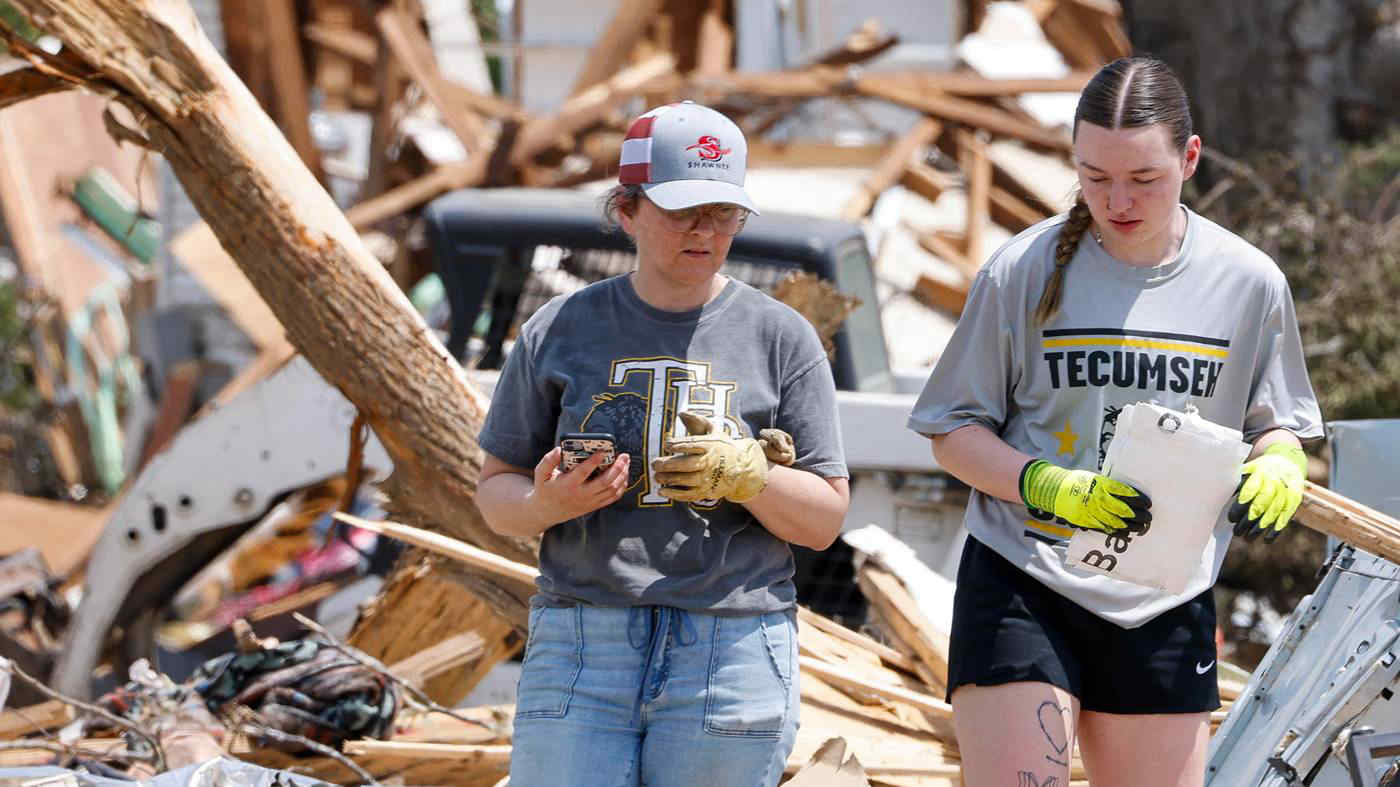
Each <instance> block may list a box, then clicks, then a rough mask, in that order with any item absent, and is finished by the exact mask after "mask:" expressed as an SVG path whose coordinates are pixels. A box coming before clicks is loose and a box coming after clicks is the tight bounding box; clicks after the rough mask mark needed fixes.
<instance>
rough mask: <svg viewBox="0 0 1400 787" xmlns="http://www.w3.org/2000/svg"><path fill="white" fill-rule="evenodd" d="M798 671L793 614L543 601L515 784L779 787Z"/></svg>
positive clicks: (520, 707) (529, 664)
mask: <svg viewBox="0 0 1400 787" xmlns="http://www.w3.org/2000/svg"><path fill="white" fill-rule="evenodd" d="M797 676H798V670H797V625H796V617H795V615H794V614H793V613H791V612H775V613H769V614H765V615H760V616H749V617H719V616H715V615H706V614H703V613H699V612H687V611H685V610H681V609H676V608H674V607H629V608H616V607H589V606H583V605H578V606H573V607H562V608H560V607H538V606H537V607H533V608H532V609H531V610H530V637H529V641H528V642H527V643H526V645H525V663H524V666H523V669H522V670H521V674H520V684H519V687H518V689H517V695H516V709H515V735H514V738H513V741H512V744H513V746H514V749H513V753H512V756H511V764H510V784H511V787H570V786H572V785H577V787H637V786H638V785H647V787H682V786H684V787H693V786H694V785H696V784H699V783H705V784H711V785H716V786H717V787H750V785H752V786H753V787H771V786H772V785H775V784H777V783H778V779H779V778H780V777H781V776H782V774H783V766H784V765H785V764H786V761H787V756H788V754H789V753H791V751H792V746H793V742H794V741H795V740H796V737H797V709H798V677H797Z"/></svg>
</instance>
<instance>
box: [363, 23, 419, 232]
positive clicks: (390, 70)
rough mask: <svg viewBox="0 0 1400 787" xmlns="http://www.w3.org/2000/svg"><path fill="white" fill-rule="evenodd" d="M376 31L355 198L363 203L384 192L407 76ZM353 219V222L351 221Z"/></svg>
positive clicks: (399, 61) (400, 63) (387, 182)
mask: <svg viewBox="0 0 1400 787" xmlns="http://www.w3.org/2000/svg"><path fill="white" fill-rule="evenodd" d="M383 41H384V34H383V33H382V32H380V33H379V44H380V45H377V46H376V52H377V53H378V58H377V63H376V66H375V69H374V112H373V114H372V115H371V120H370V131H369V151H368V155H369V166H368V168H367V170H366V173H365V180H364V182H363V183H362V184H361V185H360V193H359V197H358V201H359V202H361V203H363V202H365V201H366V200H369V199H373V198H374V197H377V196H379V195H380V194H382V193H384V190H385V189H386V188H388V184H389V165H390V162H389V147H390V142H391V141H392V140H393V138H394V135H395V133H396V130H397V124H396V123H395V120H396V119H397V115H396V112H397V111H398V104H399V99H400V98H401V97H402V96H403V91H404V87H405V86H406V84H407V80H408V77H407V75H406V74H405V72H404V67H403V63H402V62H401V60H400V58H397V57H395V56H394V53H393V52H392V51H391V50H390V48H389V46H388V45H385V44H383ZM352 223H353V222H352Z"/></svg>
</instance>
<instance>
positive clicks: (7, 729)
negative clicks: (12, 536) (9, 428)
mask: <svg viewBox="0 0 1400 787" xmlns="http://www.w3.org/2000/svg"><path fill="white" fill-rule="evenodd" d="M7 521H8V520H7ZM75 718H77V716H76V714H75V713H74V712H73V706H72V705H69V704H68V703H66V702H63V701H61V700H49V701H47V702H41V703H39V704H38V705H30V706H28V707H24V708H11V709H10V710H7V711H5V712H4V713H0V741H8V740H12V739H14V738H23V737H25V736H27V735H30V734H32V733H36V732H40V731H43V730H54V729H58V728H59V727H62V726H63V725H65V724H67V723H68V722H70V721H72V720H73V719H75Z"/></svg>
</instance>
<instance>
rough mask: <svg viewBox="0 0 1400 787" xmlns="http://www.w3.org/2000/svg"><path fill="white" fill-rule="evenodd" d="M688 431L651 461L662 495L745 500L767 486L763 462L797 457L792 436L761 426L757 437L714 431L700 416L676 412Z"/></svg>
mask: <svg viewBox="0 0 1400 787" xmlns="http://www.w3.org/2000/svg"><path fill="white" fill-rule="evenodd" d="M677 415H678V417H679V418H680V419H681V421H682V422H683V423H684V424H685V428H686V431H687V432H689V434H688V435H687V436H685V437H677V438H672V439H668V440H667V441H666V442H665V444H664V445H663V446H662V450H664V451H665V452H666V454H667V455H666V456H662V457H659V458H658V459H656V461H655V462H653V463H652V470H653V472H654V473H655V478H656V480H657V481H658V482H659V483H660V484H661V489H660V490H659V491H660V493H661V495H662V496H663V497H667V498H670V499H671V500H681V501H685V502H691V503H694V502H699V501H701V500H717V499H719V498H724V499H726V500H730V501H732V502H735V503H744V502H748V501H749V500H752V499H753V498H755V497H757V496H758V494H759V493H760V492H762V491H763V490H764V488H765V487H767V486H768V464H769V463H770V462H772V463H773V464H780V465H789V464H792V461H793V459H794V458H795V457H796V451H795V448H794V445H793V441H792V437H791V436H789V435H788V433H787V432H784V431H783V430H781V429H764V430H762V431H760V432H759V439H757V440H755V439H753V438H749V437H744V438H739V439H735V438H731V437H729V436H728V435H726V434H724V433H723V432H715V430H714V426H713V424H711V423H710V421H709V419H707V418H705V417H704V416H700V415H695V414H693V413H686V412H682V413H678V414H677Z"/></svg>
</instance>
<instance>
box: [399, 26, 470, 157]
mask: <svg viewBox="0 0 1400 787" xmlns="http://www.w3.org/2000/svg"><path fill="white" fill-rule="evenodd" d="M374 22H375V24H376V25H377V26H378V27H379V32H380V34H381V35H382V36H383V39H384V43H385V45H386V46H388V47H389V48H390V49H391V50H393V53H394V56H395V57H396V58H397V59H398V61H399V65H400V66H402V67H403V69H404V71H405V72H407V73H408V75H409V76H410V77H411V78H412V79H413V81H414V82H416V83H417V84H418V86H419V87H420V88H422V89H423V93H424V95H426V96H427V97H428V101H429V102H431V103H432V105H433V107H434V108H435V109H437V111H438V115H439V116H440V117H441V118H442V122H443V123H445V124H446V125H447V127H448V128H450V129H452V133H454V134H456V135H457V138H458V139H460V140H461V141H462V146H463V147H465V148H466V149H467V153H468V154H469V155H470V156H472V157H477V156H484V155H486V153H487V151H488V150H489V149H490V135H489V134H488V132H487V131H486V127H485V126H484V125H483V124H482V122H481V118H479V117H477V116H476V114H475V113H474V112H472V111H471V110H469V109H468V108H467V107H466V106H465V105H464V104H462V103H460V102H459V101H455V100H453V99H454V97H455V96H456V95H457V94H458V93H459V92H460V90H461V89H465V88H461V89H458V90H453V89H452V88H449V87H448V86H447V84H446V80H445V79H444V78H443V76H442V73H441V72H440V71H438V66H437V60H436V59H435V58H434V57H433V47H432V44H431V43H429V41H428V37H427V36H426V35H424V34H423V31H422V30H420V29H419V28H418V25H417V24H415V23H414V22H413V21H412V20H410V19H409V18H408V16H407V15H406V14H405V13H404V12H403V11H402V10H401V9H398V8H394V7H392V6H391V7H387V8H385V9H383V10H381V11H380V12H379V13H378V14H376V15H375V17H374Z"/></svg>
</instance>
